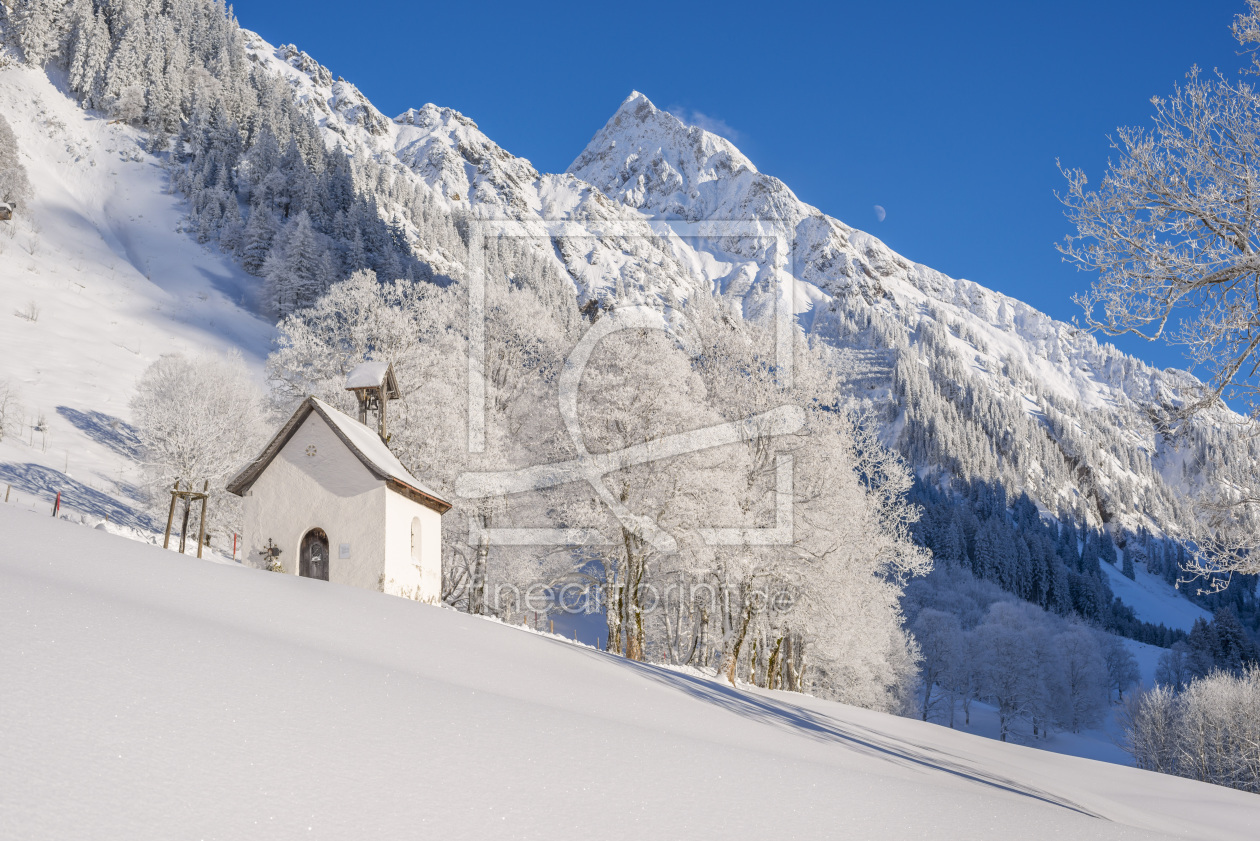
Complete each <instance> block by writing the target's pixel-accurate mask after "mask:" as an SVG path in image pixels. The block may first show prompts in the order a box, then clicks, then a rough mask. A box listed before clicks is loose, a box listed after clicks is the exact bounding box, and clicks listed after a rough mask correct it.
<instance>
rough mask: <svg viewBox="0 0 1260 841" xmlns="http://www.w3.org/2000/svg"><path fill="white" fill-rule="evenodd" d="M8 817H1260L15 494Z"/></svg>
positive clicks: (1207, 832)
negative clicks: (92, 518)
mask: <svg viewBox="0 0 1260 841" xmlns="http://www.w3.org/2000/svg"><path fill="white" fill-rule="evenodd" d="M0 533H2V534H4V535H5V540H4V541H3V542H0V638H2V639H4V641H5V643H4V647H3V653H2V654H0V663H2V664H3V669H4V674H5V691H4V692H2V693H0V744H3V745H4V746H5V751H4V754H5V761H4V762H3V763H0V792H3V795H0V835H4V836H5V837H13V838H61V839H75V838H91V839H94V841H101V839H111V838H119V839H128V841H130V839H135V838H190V837H196V838H295V837H303V838H347V837H355V838H399V837H433V838H487V837H512V838H607V839H615V838H646V837H683V838H698V837H712V838H716V837H735V838H751V837H766V838H826V837H847V838H879V839H898V838H906V839H914V841H921V839H924V838H934V839H945V838H959V839H969V841H970V839H984V838H993V839H1008V838H1072V839H1085V838H1132V839H1137V838H1142V839H1153V838H1169V837H1181V838H1195V839H1228V838H1237V839H1250V838H1254V837H1255V835H1256V833H1257V831H1260V805H1258V804H1257V801H1256V798H1255V796H1254V795H1248V794H1244V793H1241V792H1237V791H1232V790H1229V789H1224V788H1218V787H1213V786H1209V785H1205V784H1201V783H1196V782H1192V781H1188V780H1184V779H1179V778H1174V777H1167V776H1162V775H1158V774H1152V773H1147V772H1143V771H1138V770H1135V769H1132V768H1122V767H1118V766H1115V765H1106V764H1103V763H1098V762H1092V761H1089V760H1082V759H1077V758H1074V757H1066V756H1056V755H1053V754H1049V753H1046V752H1044V751H1036V750H1032V749H1029V748H1023V747H1019V746H1015V745H1006V744H1001V743H997V742H993V741H991V740H987V739H981V738H977V737H974V736H969V735H967V734H962V733H957V732H953V731H950V730H948V729H945V728H942V727H937V726H934V725H927V724H923V723H921V722H916V721H912V720H908V719H902V718H894V717H890V716H885V715H882V714H878V713H872V712H868V711H863V710H858V709H854V708H850V707H845V706H842V705H839V704H834V703H829V702H824V701H819V700H815V699H811V698H806V697H802V696H796V695H785V694H778V693H775V694H755V693H749V692H744V691H737V690H733V689H731V688H729V687H724V686H721V685H718V684H714V683H711V682H708V681H706V680H703V679H699V678H696V677H692V676H687V675H683V674H680V673H677V672H671V671H668V670H665V669H662V668H657V667H654V666H651V665H646V664H642V663H634V662H630V661H626V660H624V659H621V658H617V657H611V656H608V655H605V654H602V653H599V652H596V651H593V650H591V649H588V648H583V647H580V646H577V645H574V644H572V643H569V642H566V641H562V640H559V639H556V638H547V637H544V636H539V635H535V634H531V633H526V632H523V631H521V630H519V629H514V628H509V627H504V626H502V625H498V624H495V623H491V622H488V621H484V620H481V619H476V618H473V617H469V616H466V615H462V614H457V613H454V612H450V611H446V610H441V609H438V608H433V607H428V606H425V605H421V604H418V603H414V602H409V601H406V600H403V599H396V598H390V597H387V596H383V595H380V594H377V593H371V592H366V591H360V590H353V589H349V588H344V587H339V586H336V585H329V584H327V583H325V582H319V581H312V580H307V579H302V578H297V577H294V576H282V575H273V574H270V573H266V572H260V571H254V570H247V569H243V568H240V567H232V566H222V565H215V564H210V563H207V562H198V561H196V560H194V559H191V558H181V557H179V556H177V555H175V554H173V553H170V552H166V553H164V552H162V551H161V550H160V549H156V548H152V547H146V546H142V545H139V544H136V543H133V542H130V541H125V540H121V539H118V538H115V537H112V536H110V535H107V534H104V533H102V532H99V531H94V530H90V529H84V528H80V527H75V526H72V525H70V524H67V523H63V522H58V521H55V520H52V519H51V518H48V517H46V516H35V515H33V514H30V513H29V512H24V511H22V510H20V509H16V508H14V507H13V506H8V507H6V506H0Z"/></svg>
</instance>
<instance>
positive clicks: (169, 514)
mask: <svg viewBox="0 0 1260 841" xmlns="http://www.w3.org/2000/svg"><path fill="white" fill-rule="evenodd" d="M178 490H179V480H178V479H176V480H175V488H174V490H172V491H171V510H170V511H169V512H167V515H166V538H165V539H164V540H163V541H162V548H163V549H170V548H171V523H172V522H174V521H175V491H178Z"/></svg>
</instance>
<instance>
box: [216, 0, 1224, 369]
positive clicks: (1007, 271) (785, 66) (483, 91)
mask: <svg viewBox="0 0 1260 841" xmlns="http://www.w3.org/2000/svg"><path fill="white" fill-rule="evenodd" d="M1243 6H1244V3H1243V2H1242V0H1229V2H1221V0H1195V2H1187V1H1186V0H1182V2H1171V1H1170V0H1141V2H1138V1H1137V0H1110V1H1109V2H1097V1H1096V2H1078V0H1070V2H1041V3H1010V2H1004V3H999V2H956V3H940V2H933V3H926V2H925V3H869V2H868V3H863V4H851V3H844V2H836V3H793V2H779V3H774V4H750V3H738V2H727V3H690V4H689V3H671V4H594V3H550V4H523V3H511V4H508V3H496V2H482V3H476V4H472V3H445V4H414V3H400V2H390V0H358V2H355V3H352V4H347V3H344V2H341V3H332V2H327V0H304V2H301V3H297V2H288V0H285V1H284V2H281V0H241V2H239V3H237V5H236V14H237V16H238V17H239V19H240V21H241V24H242V25H243V26H245V27H246V28H249V29H253V30H255V31H257V32H259V33H261V34H262V35H263V37H265V38H267V39H268V40H269V41H271V42H273V43H277V44H278V43H290V42H291V43H296V44H297V45H298V47H300V48H301V49H304V50H306V51H307V52H309V53H310V54H311V55H313V56H314V57H315V58H316V59H318V60H319V61H320V62H321V63H323V64H325V65H326V66H328V67H329V68H330V69H331V70H332V72H333V73H334V74H337V75H341V76H344V77H345V78H346V79H349V80H350V81H352V82H354V83H355V84H357V85H358V86H359V87H360V88H361V89H362V90H363V91H364V93H365V94H366V95H367V96H368V97H369V98H370V99H371V100H372V101H373V102H374V103H375V104H376V105H377V106H378V107H379V108H381V109H382V110H383V111H385V112H386V113H387V114H389V115H391V116H392V115H394V114H397V113H400V112H402V111H404V110H405V109H406V108H408V107H412V106H418V105H421V104H423V103H425V102H435V103H437V104H439V105H445V106H449V107H452V108H455V109H456V110H459V111H461V112H463V113H464V114H466V115H467V116H469V117H471V118H472V119H474V120H475V121H477V123H478V124H479V125H480V126H481V128H482V130H483V131H485V132H486V134H488V135H489V136H490V137H491V138H492V139H494V140H495V141H496V142H497V143H499V144H500V145H502V146H503V147H504V148H505V149H507V150H508V151H510V152H512V153H513V154H516V155H520V156H523V157H526V158H529V159H530V161H532V162H533V164H534V165H535V166H537V167H538V168H539V169H542V170H544V171H553V172H554V171H560V170H563V169H564V168H565V167H567V166H568V165H569V163H570V162H571V161H572V160H573V159H574V158H575V157H576V156H577V155H578V153H579V152H580V151H581V150H582V148H583V147H584V146H585V145H586V143H587V141H588V140H589V139H590V138H591V136H592V135H593V134H594V133H595V132H596V131H597V130H598V129H599V128H600V126H602V125H603V123H604V122H605V121H606V120H607V119H608V117H610V116H611V115H612V113H613V111H614V110H615V109H616V108H617V106H618V104H619V103H620V102H621V100H622V99H624V98H625V97H626V95H628V94H629V93H630V91H631V90H640V91H642V92H643V93H645V94H647V95H648V97H649V98H651V99H652V101H653V102H655V103H656V104H657V105H658V106H660V107H662V108H668V109H671V110H678V111H682V112H685V113H686V114H688V115H689V116H690V117H691V118H692V119H693V120H696V121H706V120H707V121H709V124H710V125H711V126H714V127H718V128H720V129H721V130H722V131H724V132H726V133H727V134H728V136H729V137H731V139H732V140H734V141H735V142H736V144H737V145H738V146H739V147H740V148H741V149H742V150H743V151H744V152H745V153H746V154H747V155H748V156H749V157H750V158H751V159H752V161H753V162H754V163H755V164H756V165H757V167H758V168H759V169H760V170H762V171H763V172H767V173H770V174H772V175H775V176H777V177H779V178H781V179H783V180H784V181H785V182H786V183H787V184H788V185H789V186H790V187H791V188H792V189H793V190H794V191H795V192H796V193H797V195H799V196H800V197H801V198H802V199H804V200H806V201H808V202H810V203H811V204H813V205H815V206H817V207H819V208H821V209H822V210H823V211H824V212H826V213H828V214H830V215H832V216H835V217H837V218H839V219H841V220H843V221H845V222H846V223H848V224H850V225H853V226H855V227H858V228H862V229H864V230H868V231H871V232H872V233H874V234H876V235H878V236H879V237H880V238H882V239H883V240H884V241H885V242H887V243H888V244H889V245H890V246H892V247H893V248H894V249H896V250H898V251H899V252H901V253H902V254H904V255H906V256H907V257H909V258H911V259H914V260H917V261H920V262H923V263H926V264H928V265H930V266H933V267H934V268H937V269H940V270H941V271H944V272H946V273H947V274H950V275H953V276H955V277H966V278H969V279H971V280H975V281H977V282H978V283H982V284H984V285H985V286H988V287H990V288H993V289H997V290H1000V291H1002V292H1005V293H1007V294H1009V295H1012V296H1014V297H1016V298H1019V299H1021V300H1024V301H1027V302H1028V303H1030V304H1032V305H1033V306H1036V307H1037V308H1039V309H1041V310H1044V311H1046V312H1048V313H1050V314H1051V315H1053V316H1055V317H1057V318H1062V319H1069V318H1071V317H1072V316H1073V315H1075V314H1076V312H1077V310H1076V308H1075V306H1074V305H1073V304H1072V303H1071V300H1070V298H1071V295H1072V293H1073V292H1078V291H1082V290H1083V289H1085V288H1086V287H1087V285H1088V283H1089V275H1085V274H1081V273H1079V272H1076V271H1075V270H1074V269H1072V268H1070V267H1068V266H1066V265H1064V264H1063V263H1062V262H1061V261H1060V259H1059V255H1058V253H1057V252H1056V251H1055V250H1054V243H1055V242H1057V241H1059V240H1061V239H1062V237H1063V236H1064V234H1066V233H1068V232H1069V228H1068V224H1067V221H1066V219H1064V217H1063V213H1062V207H1061V205H1059V203H1058V201H1057V200H1056V199H1055V197H1054V191H1055V190H1056V189H1060V188H1061V187H1062V184H1063V179H1062V177H1061V176H1060V175H1059V173H1058V170H1057V169H1056V168H1055V159H1056V158H1059V159H1061V160H1062V161H1063V163H1064V164H1066V165H1070V166H1080V167H1082V168H1084V169H1085V170H1086V172H1087V173H1089V174H1090V175H1091V176H1092V177H1093V178H1094V180H1097V177H1098V176H1099V175H1101V173H1102V171H1103V167H1104V166H1105V163H1106V160H1107V153H1108V149H1107V140H1106V135H1107V134H1108V133H1109V132H1112V131H1113V130H1114V129H1115V127H1116V126H1117V125H1132V124H1144V123H1145V122H1146V121H1147V118H1148V116H1149V114H1150V103H1149V100H1150V97H1151V96H1153V95H1157V94H1164V93H1166V92H1168V91H1169V90H1170V89H1171V87H1172V86H1173V85H1174V84H1175V83H1176V82H1178V81H1179V80H1181V79H1182V78H1183V77H1184V75H1185V73H1186V71H1187V70H1188V69H1189V68H1190V66H1191V65H1192V64H1198V65H1199V66H1200V67H1204V68H1209V69H1210V68H1213V67H1219V68H1221V69H1222V70H1223V71H1225V72H1227V73H1230V74H1236V73H1237V71H1238V69H1239V68H1240V67H1241V66H1242V65H1243V63H1244V61H1243V59H1242V58H1240V57H1239V56H1238V55H1237V44H1236V43H1235V42H1234V41H1233V40H1232V38H1231V37H1230V34H1229V28H1228V27H1229V23H1230V21H1231V20H1232V19H1233V16H1234V15H1235V14H1236V13H1238V12H1240V11H1242V9H1243ZM875 205H881V206H883V207H884V208H886V209H887V217H886V219H884V221H882V222H881V221H879V220H878V219H877V217H876V214H875V211H874V206H875ZM1118 344H1120V346H1121V347H1123V348H1124V349H1125V350H1127V351H1129V352H1131V353H1135V354H1136V355H1138V356H1140V357H1142V358H1144V359H1147V360H1148V361H1151V362H1153V363H1155V364H1157V365H1161V366H1168V365H1176V366H1179V367H1180V366H1181V365H1182V361H1181V357H1180V354H1179V352H1178V351H1176V350H1168V349H1164V348H1162V347H1161V346H1156V345H1150V344H1148V343H1145V342H1140V341H1134V340H1128V341H1123V342H1118Z"/></svg>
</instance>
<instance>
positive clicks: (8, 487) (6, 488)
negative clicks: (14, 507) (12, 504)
mask: <svg viewBox="0 0 1260 841" xmlns="http://www.w3.org/2000/svg"><path fill="white" fill-rule="evenodd" d="M11 490H13V486H12V485H5V486H4V501H5V502H8V501H9V491H11Z"/></svg>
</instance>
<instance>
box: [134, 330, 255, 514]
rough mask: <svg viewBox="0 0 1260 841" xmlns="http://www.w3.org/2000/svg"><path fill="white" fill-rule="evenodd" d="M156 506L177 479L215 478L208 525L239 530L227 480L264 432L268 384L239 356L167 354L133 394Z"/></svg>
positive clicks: (196, 484)
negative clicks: (261, 382)
mask: <svg viewBox="0 0 1260 841" xmlns="http://www.w3.org/2000/svg"><path fill="white" fill-rule="evenodd" d="M130 409H131V414H132V421H133V423H134V424H135V426H136V430H137V434H138V435H139V438H140V443H141V447H142V456H141V458H142V462H143V464H144V467H145V470H146V473H147V475H148V478H149V486H150V491H151V493H152V495H153V498H154V504H155V507H157V508H159V509H164V506H165V504H166V503H167V502H168V501H169V497H168V496H167V495H166V491H169V490H170V489H171V487H172V486H173V485H174V483H175V482H176V481H179V482H181V483H182V485H183V487H185V488H187V487H190V486H191V487H193V488H194V489H196V490H201V488H202V487H203V486H204V483H206V482H209V487H210V494H211V502H210V506H209V510H210V512H211V519H210V521H209V523H208V529H209V530H211V531H219V530H238V529H239V525H238V524H237V523H236V518H237V517H238V515H239V507H238V505H237V501H236V497H234V496H232V495H231V494H228V493H226V492H224V490H223V487H224V484H225V483H226V482H227V480H229V479H230V478H231V477H232V476H233V475H235V473H236V471H237V470H238V469H239V468H240V467H241V463H242V458H243V454H252V453H254V452H255V451H256V450H257V449H258V447H260V446H261V445H262V442H263V440H264V438H265V436H266V429H265V426H264V404H263V394H262V390H261V389H260V388H259V386H258V384H257V382H256V381H255V380H254V378H253V376H252V375H251V374H250V372H249V370H248V369H247V368H246V367H245V364H244V362H243V361H242V360H241V359H240V357H239V356H230V357H226V358H223V357H217V356H211V355H203V356H199V357H194V358H189V357H186V356H183V355H181V354H168V355H166V356H163V357H161V358H159V359H158V360H157V361H156V362H154V363H153V364H152V365H150V366H149V367H148V368H147V369H146V370H145V372H144V375H143V376H142V377H141V378H140V381H139V382H138V383H137V384H136V391H135V394H134V395H133V396H132V398H131V403H130Z"/></svg>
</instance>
